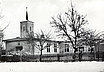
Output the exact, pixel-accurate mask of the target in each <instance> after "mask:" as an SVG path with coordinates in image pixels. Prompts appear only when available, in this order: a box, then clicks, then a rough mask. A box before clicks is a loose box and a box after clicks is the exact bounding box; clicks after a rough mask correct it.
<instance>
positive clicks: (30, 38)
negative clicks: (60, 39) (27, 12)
mask: <svg viewBox="0 0 104 72" xmlns="http://www.w3.org/2000/svg"><path fill="white" fill-rule="evenodd" d="M27 31H28V30H27ZM27 33H28V34H27V36H26V37H25V39H26V41H27V43H28V44H30V45H31V47H32V55H33V56H34V47H35V45H36V42H35V40H34V39H35V36H34V32H33V31H32V32H30V33H29V32H27Z"/></svg>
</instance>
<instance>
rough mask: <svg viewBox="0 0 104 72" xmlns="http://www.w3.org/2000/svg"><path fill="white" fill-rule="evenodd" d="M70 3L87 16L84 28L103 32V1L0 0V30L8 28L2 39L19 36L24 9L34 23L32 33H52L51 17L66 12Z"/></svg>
mask: <svg viewBox="0 0 104 72" xmlns="http://www.w3.org/2000/svg"><path fill="white" fill-rule="evenodd" d="M71 1H72V2H73V5H74V6H75V9H76V10H77V11H78V12H79V13H80V14H82V15H87V17H86V19H87V20H88V22H89V24H88V25H86V28H90V29H92V30H95V29H96V30H97V31H98V32H100V31H104V24H103V23H104V22H103V19H104V14H103V13H104V0H0V10H1V12H2V13H1V12H0V13H1V15H2V16H3V18H1V19H0V28H2V29H3V28H4V27H5V26H6V25H8V24H9V26H8V27H7V28H6V29H5V31H4V34H5V36H4V38H5V39H9V38H15V37H19V36H20V22H21V21H25V20H26V18H25V14H26V7H28V15H29V20H30V21H33V22H34V32H39V30H40V29H42V30H43V31H46V32H49V31H52V33H54V29H53V28H52V27H51V25H50V21H51V20H52V19H51V17H52V16H56V15H57V14H58V13H63V12H64V11H67V9H68V7H70V4H71Z"/></svg>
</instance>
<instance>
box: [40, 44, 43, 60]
mask: <svg viewBox="0 0 104 72" xmlns="http://www.w3.org/2000/svg"><path fill="white" fill-rule="evenodd" d="M42 51H43V46H41V50H40V62H41V61H42Z"/></svg>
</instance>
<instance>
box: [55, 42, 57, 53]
mask: <svg viewBox="0 0 104 72" xmlns="http://www.w3.org/2000/svg"><path fill="white" fill-rule="evenodd" d="M54 52H57V43H54Z"/></svg>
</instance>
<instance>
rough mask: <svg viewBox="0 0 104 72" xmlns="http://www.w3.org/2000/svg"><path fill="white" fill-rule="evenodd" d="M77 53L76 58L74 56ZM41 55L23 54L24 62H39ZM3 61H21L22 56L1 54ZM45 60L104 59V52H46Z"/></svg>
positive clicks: (43, 58)
mask: <svg viewBox="0 0 104 72" xmlns="http://www.w3.org/2000/svg"><path fill="white" fill-rule="evenodd" d="M74 55H75V58H74ZM39 59H40V56H39V55H34V56H33V55H23V56H22V61H23V62H39ZM1 61H6V62H19V61H20V56H18V55H11V56H10V55H7V56H6V55H5V56H1ZM42 61H43V62H55V61H59V62H62V61H63V62H72V61H104V52H100V53H98V52H92V53H90V52H89V53H82V54H80V53H76V54H74V53H65V54H44V55H42Z"/></svg>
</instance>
